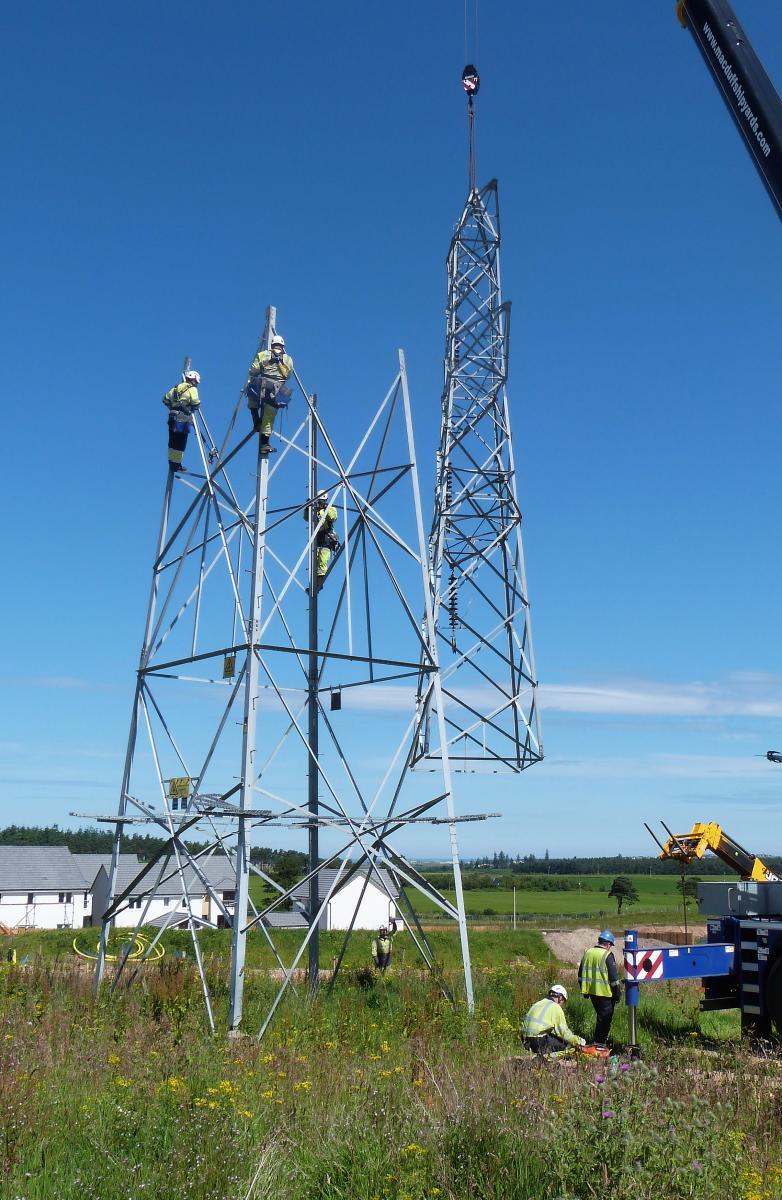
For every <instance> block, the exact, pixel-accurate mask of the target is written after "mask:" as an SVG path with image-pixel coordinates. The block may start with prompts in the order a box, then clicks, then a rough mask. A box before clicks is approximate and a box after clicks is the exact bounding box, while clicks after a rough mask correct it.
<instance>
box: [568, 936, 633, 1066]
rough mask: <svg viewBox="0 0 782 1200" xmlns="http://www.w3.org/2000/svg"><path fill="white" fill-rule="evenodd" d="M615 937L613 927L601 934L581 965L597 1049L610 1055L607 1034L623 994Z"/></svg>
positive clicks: (587, 951)
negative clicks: (592, 1016)
mask: <svg viewBox="0 0 782 1200" xmlns="http://www.w3.org/2000/svg"><path fill="white" fill-rule="evenodd" d="M614 942H615V938H614V935H613V933H612V932H611V930H610V929H604V930H603V931H602V933H600V934H598V938H597V945H596V946H590V947H589V949H588V950H585V951H584V955H583V958H582V959H581V963H580V966H579V968H578V983H579V986H580V988H581V994H582V995H583V996H588V997H589V999H590V1001H591V1002H592V1007H593V1008H594V1010H595V1040H594V1046H595V1050H596V1051H597V1052H598V1054H599V1055H603V1056H605V1055H607V1054H608V1034H609V1032H610V1029H611V1021H612V1020H613V1016H614V1008H615V1007H616V1002H617V1000H618V999H619V997H620V996H621V994H622V986H621V984H620V982H619V972H618V971H617V969H616V959H615V958H614Z"/></svg>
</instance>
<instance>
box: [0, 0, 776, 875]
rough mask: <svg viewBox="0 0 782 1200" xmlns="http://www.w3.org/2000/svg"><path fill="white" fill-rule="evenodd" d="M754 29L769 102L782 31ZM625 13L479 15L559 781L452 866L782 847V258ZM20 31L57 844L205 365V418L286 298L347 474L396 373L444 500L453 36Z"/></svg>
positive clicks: (14, 22)
mask: <svg viewBox="0 0 782 1200" xmlns="http://www.w3.org/2000/svg"><path fill="white" fill-rule="evenodd" d="M736 6H737V8H738V9H739V11H738V15H739V17H740V19H741V20H742V22H743V24H744V26H745V28H746V31H747V33H748V34H749V36H750V38H751V39H752V41H753V43H754V45H755V48H756V50H757V51H758V53H759V55H760V57H761V59H762V60H763V61H764V63H765V66H766V68H767V70H768V72H769V74H770V75H771V77H772V79H775V80H777V81H782V9H780V8H779V7H778V6H774V5H763V6H761V5H758V4H754V5H752V4H749V3H747V0H744V3H743V4H741V5H739V2H738V0H737V5H736ZM629 7H630V11H623V12H622V14H621V19H618V18H616V16H615V15H614V17H607V16H606V14H605V13H602V14H600V15H599V14H597V12H596V11H595V9H594V6H591V5H580V4H572V5H571V6H567V11H565V12H564V13H563V9H562V6H541V5H538V6H525V7H524V8H522V7H521V6H515V5H509V4H508V5H500V4H497V3H483V4H482V6H481V16H480V41H479V47H478V52H477V55H476V58H477V63H478V66H479V69H480V71H481V75H482V80H483V83H482V89H481V93H480V96H479V98H478V175H479V180H481V181H486V180H488V179H489V178H491V177H493V176H497V177H498V178H499V180H500V202H501V208H502V227H503V238H504V242H503V282H504V288H505V293H506V296H507V297H508V298H510V299H512V301H513V322H512V345H511V380H510V398H511V406H512V418H513V423H514V437H515V449H516V457H517V461H518V464H519V470H520V495H521V502H522V508H523V511H524V516H525V526H524V528H525V550H526V555H527V569H528V579H529V587H530V595H531V600H532V606H533V630H534V635H535V649H536V657H537V666H538V673H539V677H540V679H541V698H542V704H543V720H544V727H543V733H544V745H545V749H546V754H547V758H546V761H545V762H544V763H543V764H540V765H538V766H536V767H534V768H532V769H531V770H530V771H528V772H526V773H525V774H524V776H522V777H521V779H512V780H507V781H498V782H497V783H496V785H493V787H494V790H493V791H492V793H491V796H490V799H489V802H488V804H487V805H486V807H490V808H492V809H501V810H502V811H503V812H504V813H505V820H504V823H503V825H502V826H500V825H499V823H496V822H495V823H494V825H493V826H486V827H478V826H468V827H465V833H464V837H463V848H464V852H465V853H466V854H467V855H472V854H473V853H478V852H480V851H482V850H484V849H493V848H496V847H498V846H500V845H502V846H504V847H505V848H511V849H513V850H519V851H521V852H522V853H523V852H528V851H534V852H536V853H538V852H540V853H542V851H543V850H544V849H545V848H548V849H549V850H550V852H551V853H552V854H556V853H569V852H585V853H586V852H589V853H594V852H605V853H614V852H616V851H622V852H627V853H630V852H634V851H641V850H643V849H645V848H646V847H647V844H648V843H647V837H646V834H645V832H644V830H643V827H642V824H641V822H642V821H643V820H644V819H654V818H655V817H657V816H661V817H663V818H664V819H666V820H667V821H668V822H669V823H671V824H673V825H677V826H682V827H687V826H688V825H689V824H690V822H691V821H692V820H695V819H718V820H721V821H722V822H723V823H724V824H725V825H726V826H727V827H728V828H729V829H730V831H731V832H732V834H733V835H734V836H735V837H737V838H738V839H739V840H743V841H745V842H747V843H749V844H751V845H752V846H754V847H757V848H758V849H765V850H766V851H776V852H782V834H780V832H779V825H778V822H775V821H774V817H775V815H776V814H777V813H778V812H779V807H780V800H781V799H782V770H781V769H780V768H776V769H775V768H774V767H772V766H771V765H769V764H767V763H766V762H765V761H764V760H763V759H761V758H757V757H755V756H756V755H758V754H761V753H763V752H764V751H765V750H766V749H768V748H769V747H771V746H777V745H779V744H781V743H782V731H781V730H780V719H781V718H782V662H781V661H780V653H779V650H778V640H779V639H778V636H777V630H778V614H779V602H778V596H779V592H780V583H781V582H782V580H781V579H780V565H779V555H778V542H779V537H778V513H779V502H780V483H779V471H778V457H779V451H778V448H777V444H776V440H777V411H778V379H779V366H780V363H779V339H778V337H777V336H776V330H777V326H778V316H779V299H778V294H779V279H780V277H781V275H782V272H781V271H780V267H781V266H782V261H781V260H782V238H781V237H780V229H779V222H778V218H777V217H776V215H775V213H774V211H773V210H772V207H771V204H770V202H769V200H768V199H767V197H766V194H765V192H764V190H763V188H762V186H761V184H760V182H759V180H758V178H757V176H756V173H755V169H754V167H753V165H752V163H751V161H750V159H749V157H748V155H747V152H746V151H745V149H744V146H743V145H742V144H741V142H740V140H739V137H738V135H737V133H736V132H735V130H734V128H733V125H732V123H731V121H730V118H729V117H728V114H727V112H726V111H725V109H724V105H723V103H722V100H721V98H720V97H719V95H718V94H717V92H716V90H715V87H714V85H713V84H712V82H711V79H710V78H709V76H708V74H707V72H706V68H705V66H704V65H703V63H702V61H701V59H700V57H699V55H698V53H697V51H696V49H695V46H694V44H693V42H692V40H691V38H690V36H689V35H688V34H686V33H684V32H683V31H682V30H681V29H680V28H679V26H678V24H677V22H676V19H675V12H674V10H675V5H674V3H673V0H671V2H670V3H667V2H662V0H661V2H660V3H658V4H655V5H653V6H640V5H638V6H629ZM4 25H5V38H4V45H5V50H4V54H3V59H4V61H3V70H2V72H1V73H0V89H2V92H3V111H4V113H5V114H6V130H5V138H4V168H5V171H4V174H5V179H6V185H5V188H4V189H3V193H2V200H0V204H2V209H3V212H2V217H3V219H2V238H3V243H4V244H3V255H2V257H3V264H4V271H3V274H4V280H5V288H4V291H5V296H6V317H5V320H4V323H3V334H4V338H3V342H4V348H3V355H2V361H1V362H0V372H1V375H0V378H1V379H2V390H3V394H4V397H5V405H4V408H5V413H6V428H5V435H6V442H5V448H6V457H5V469H4V471H3V482H4V499H5V510H6V514H7V518H6V536H5V560H6V563H7V568H8V569H7V575H6V585H5V588H4V589H3V598H2V605H3V615H4V620H3V624H2V628H3V634H4V653H3V665H2V676H3V686H2V693H1V699H0V704H1V705H2V710H1V712H2V734H0V805H1V807H0V820H2V823H4V824H5V823H10V822H12V821H22V822H25V823H44V822H52V821H59V822H60V823H61V824H65V823H68V817H67V813H68V811H69V810H70V809H71V808H79V809H84V810H86V811H95V812H111V811H113V809H114V807H115V805H116V796H117V791H118V786H119V777H120V771H121V763H122V756H123V753H124V744H125V738H126V731H127V721H128V716H129V709H130V702H131V696H132V682H133V672H134V669H135V665H136V661H137V656H138V647H139V643H140V638H141V633H142V626H143V614H144V607H145V603H146V593H147V588H148V569H149V562H150V556H151V551H152V547H153V542H154V537H155V530H156V523H157V519H158V511H159V504H160V496H161V490H162V486H163V481H164V470H165V422H164V413H163V409H162V406H161V405H160V396H161V393H162V392H163V391H164V390H165V389H166V388H167V387H169V386H170V385H171V384H172V383H173V382H174V381H175V380H176V378H177V374H178V370H179V368H180V365H181V362H182V359H183V357H184V355H185V354H190V355H192V356H193V359H194V363H195V365H196V366H198V367H199V369H201V371H202V373H203V376H204V384H203V388H202V398H203V402H204V405H205V411H207V412H208V414H209V417H210V420H211V421H212V423H213V425H214V426H215V427H216V428H220V427H221V426H222V425H223V424H224V423H225V421H226V420H227V417H228V415H229V412H230V409H231V407H232V404H233V400H234V398H235V395H236V392H237V390H238V387H239V386H240V385H241V383H242V381H243V379H244V373H245V370H246V366H247V363H248V361H249V359H250V357H251V355H252V352H253V350H254V347H255V343H256V340H257V337H258V334H259V332H260V328H261V325H262V322H263V314H264V310H265V307H266V305H267V304H268V303H269V302H272V303H274V304H276V305H277V308H278V312H279V318H280V327H281V328H282V330H283V332H284V333H285V334H286V337H287V339H288V343H289V347H290V349H291V350H292V352H293V353H294V355H295V358H296V363H297V367H298V368H299V369H300V371H301V373H302V376H303V378H304V379H305V380H306V381H307V383H308V386H309V387H311V388H313V389H315V390H317V391H318V394H319V397H320V404H321V408H322V410H323V411H324V412H326V411H328V414H329V417H328V419H329V423H330V427H331V429H332V431H333V433H334V435H335V437H336V438H337V439H339V438H340V437H343V438H344V441H345V444H346V445H347V444H350V442H351V437H352V423H351V413H352V412H353V410H354V409H355V406H356V405H357V404H359V403H360V402H361V400H362V398H363V397H364V396H365V395H367V394H369V393H370V392H372V393H374V392H377V391H378V389H379V388H381V387H382V385H384V384H386V383H387V382H388V381H389V379H390V377H391V375H392V374H393V370H394V364H395V353H396V349H397V347H398V346H403V347H405V349H406V351H407V356H408V366H409V371H410V380H411V389H412V396H413V402H414V406H415V419H416V436H417V442H418V452H419V459H420V461H421V466H422V485H423V489H424V496H425V498H428V497H429V495H430V494H431V484H432V476H433V460H434V447H435V440H436V435H437V428H438V421H439V395H440V389H441V382H442V380H441V372H442V353H443V340H444V330H443V305H444V297H445V270H444V258H445V253H446V250H447V246H448V241H449V238H450V235H451V232H452V229H453V226H454V224H455V222H456V220H457V219H458V216H459V214H460V212H461V208H462V205H463V202H464V198H465V191H466V129H465V111H464V108H465V105H464V98H463V94H462V92H461V86H460V82H459V79H460V74H461V69H462V66H463V61H464V46H463V16H462V10H461V6H459V5H453V4H452V5H446V4H444V3H431V4H429V5H425V6H420V5H413V4H412V3H399V4H396V5H393V6H367V5H359V4H356V3H351V2H348V3H344V4H342V5H339V6H322V5H318V4H315V3H301V4H299V5H297V6H295V8H294V7H291V8H289V9H286V8H282V7H279V6H277V7H271V6H268V5H249V4H245V3H238V4H235V5H233V6H231V7H230V8H226V7H222V8H219V9H218V7H217V6H214V5H208V4H204V3H198V2H197V3H194V4H192V3H191V4H188V5H184V4H181V3H176V2H170V3H167V4H166V5H164V6H160V5H158V6H154V7H153V6H152V5H137V6H135V7H133V8H126V9H123V10H121V11H120V10H117V9H115V8H111V7H109V8H107V7H105V6H98V5H97V4H94V3H84V4H82V5H79V6H78V7H75V8H74V7H71V8H70V9H64V8H63V7H62V6H59V5H54V4H48V3H44V4H41V5H37V6H26V7H24V8H23V9H22V8H17V9H16V10H15V11H14V12H13V13H8V14H6V16H5V20H4ZM427 503H428V501H427ZM478 787H479V784H477V783H476V782H475V781H474V780H471V779H470V778H469V777H462V778H461V779H460V780H459V781H458V797H459V804H460V805H461V807H462V808H463V809H466V810H468V811H475V810H476V808H480V807H483V806H484V803H485V801H484V793H485V788H484V785H483V784H482V783H481V784H480V794H479V792H478ZM279 840H280V841H283V842H284V840H285V836H284V833H280V837H279ZM438 844H439V843H438V839H437V838H436V837H435V835H434V833H432V834H429V833H424V834H419V835H417V838H416V840H415V841H414V842H412V841H411V842H408V843H407V845H408V848H410V849H415V850H416V851H418V852H422V853H423V852H428V851H429V850H431V851H432V852H433V853H436V852H437V846H438Z"/></svg>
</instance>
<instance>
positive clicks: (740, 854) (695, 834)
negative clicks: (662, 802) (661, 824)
mask: <svg viewBox="0 0 782 1200" xmlns="http://www.w3.org/2000/svg"><path fill="white" fill-rule="evenodd" d="M658 845H659V842H658ZM707 850H711V852H712V854H716V855H717V858H721V859H722V861H723V862H724V863H727V865H728V866H729V867H731V868H732V870H734V871H738V873H739V874H740V875H741V878H742V879H753V880H757V881H758V882H761V883H774V882H776V881H778V880H779V876H778V875H775V874H774V872H773V871H772V870H770V868H769V867H767V866H766V864H765V863H764V862H763V861H762V860H761V859H759V858H758V857H757V855H755V854H752V852H751V851H749V850H745V849H744V847H743V846H740V845H739V844H738V842H734V841H733V838H730V837H728V835H727V834H726V833H725V832H724V831H723V829H722V826H721V825H717V824H716V822H714V821H710V822H709V823H708V824H706V825H704V824H703V823H702V822H700V821H696V822H695V824H694V825H693V827H692V829H691V830H690V832H689V833H672V834H671V836H670V837H669V838H668V841H667V842H666V843H665V845H664V846H663V848H662V853H661V854H660V858H663V859H666V858H673V859H675V860H676V861H677V862H681V863H687V865H689V864H690V863H691V862H693V860H694V859H696V858H703V856H704V854H705V853H706V851H707Z"/></svg>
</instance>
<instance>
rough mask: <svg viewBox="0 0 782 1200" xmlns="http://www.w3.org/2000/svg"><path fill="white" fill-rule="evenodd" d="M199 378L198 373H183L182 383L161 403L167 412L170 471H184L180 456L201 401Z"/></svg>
mask: <svg viewBox="0 0 782 1200" xmlns="http://www.w3.org/2000/svg"><path fill="white" fill-rule="evenodd" d="M200 382H201V376H200V375H199V373H198V371H185V373H184V375H183V376H182V382H181V383H177V384H176V385H175V386H174V387H172V388H171V390H170V391H168V392H166V394H165V396H164V397H163V403H164V404H165V406H166V408H167V409H168V410H169V411H168V465H169V467H170V469H171V470H172V471H184V469H185V468H184V466H183V465H182V456H183V455H184V453H185V446H186V445H187V435H188V434H189V433H190V426H191V425H192V424H193V413H194V412H195V410H196V409H197V408H198V406H199V404H200V403H201V401H200V400H199V398H198V385H199V384H200Z"/></svg>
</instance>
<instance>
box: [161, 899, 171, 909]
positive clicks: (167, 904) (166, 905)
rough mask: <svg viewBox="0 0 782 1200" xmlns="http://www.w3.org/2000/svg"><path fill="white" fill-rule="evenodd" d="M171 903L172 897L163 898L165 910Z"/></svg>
mask: <svg viewBox="0 0 782 1200" xmlns="http://www.w3.org/2000/svg"><path fill="white" fill-rule="evenodd" d="M170 903H171V897H170V896H164V897H163V907H164V908H168V906H169V904H170Z"/></svg>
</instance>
